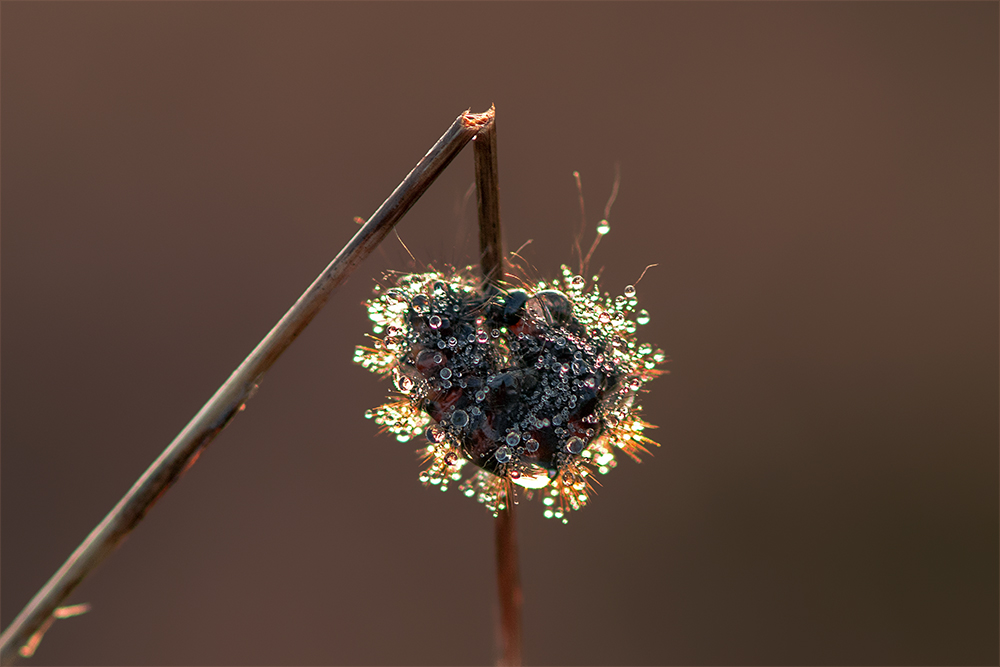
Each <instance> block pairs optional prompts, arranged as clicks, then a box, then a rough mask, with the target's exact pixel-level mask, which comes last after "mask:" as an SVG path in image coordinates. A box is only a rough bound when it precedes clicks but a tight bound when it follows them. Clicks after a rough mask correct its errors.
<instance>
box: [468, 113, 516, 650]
mask: <svg viewBox="0 0 1000 667" xmlns="http://www.w3.org/2000/svg"><path fill="white" fill-rule="evenodd" d="M493 111H494V110H493V108H490V111H488V112H487V113H489V114H490V116H491V118H490V121H489V122H488V123H487V124H486V125H484V126H483V128H482V129H481V130H479V134H477V135H476V141H475V144H474V146H475V149H474V155H475V162H476V195H477V196H476V201H477V202H478V204H479V249H480V254H481V256H480V263H481V266H482V269H483V278H484V280H485V281H486V285H485V286H484V287H485V289H488V290H493V291H497V290H499V289H500V286H501V284H502V283H503V281H504V279H505V272H504V265H503V238H502V236H501V233H500V186H499V179H498V171H497V131H496V120H495V118H493ZM494 528H495V537H496V558H497V592H498V594H499V600H500V627H499V632H498V639H499V643H500V647H499V648H500V657H499V659H498V664H500V665H520V664H521V602H522V599H523V598H522V593H521V576H520V571H519V566H518V552H517V521H516V516H515V505H514V503H513V494H512V493H510V494H508V497H507V502H506V507H505V508H504V509H502V510H500V512H499V514H498V515H497V518H496V522H495V525H494Z"/></svg>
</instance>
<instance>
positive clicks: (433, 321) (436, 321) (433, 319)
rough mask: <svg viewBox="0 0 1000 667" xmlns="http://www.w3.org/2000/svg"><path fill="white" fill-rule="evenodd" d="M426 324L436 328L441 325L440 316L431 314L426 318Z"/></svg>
mask: <svg viewBox="0 0 1000 667" xmlns="http://www.w3.org/2000/svg"><path fill="white" fill-rule="evenodd" d="M427 324H428V325H430V328H431V329H438V328H440V327H441V318H440V317H438V316H437V315H431V316H430V317H429V318H427Z"/></svg>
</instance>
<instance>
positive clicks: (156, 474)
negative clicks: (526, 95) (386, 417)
mask: <svg viewBox="0 0 1000 667" xmlns="http://www.w3.org/2000/svg"><path fill="white" fill-rule="evenodd" d="M492 117H493V116H492V113H491V112H487V113H485V114H470V113H468V112H466V113H464V114H462V115H460V116H459V117H458V118H456V119H455V122H454V123H452V125H451V127H449V128H448V130H447V131H446V132H445V133H444V134H443V135H442V136H441V138H440V139H438V141H437V143H435V144H434V146H432V147H431V149H430V150H429V151H428V152H427V154H426V155H424V157H423V158H422V159H421V160H420V162H418V163H417V165H416V166H415V167H414V168H413V170H412V171H411V172H410V173H409V174H408V175H407V176H406V178H404V179H403V181H402V182H401V183H400V184H399V185H398V186H397V187H396V189H395V190H394V191H393V192H392V194H391V195H389V198H388V199H386V200H385V202H383V204H382V205H381V206H380V207H379V208H378V210H377V211H375V213H374V214H373V215H372V217H371V218H370V219H369V220H368V222H366V223H365V224H364V226H363V227H362V228H361V229H360V230H359V231H358V233H357V234H355V235H354V238H352V239H351V240H350V241H349V242H348V243H347V245H346V246H344V248H343V249H342V250H341V251H340V252H339V253H338V254H337V256H336V257H335V258H334V259H333V261H332V262H330V264H329V266H327V267H326V269H324V270H323V272H322V273H321V274H320V275H319V277H317V278H316V280H314V281H313V283H312V285H310V286H309V288H308V289H307V290H306V291H305V292H304V293H303V294H302V296H300V297H299V299H298V301H296V302H295V304H294V305H293V306H292V307H291V308H290V309H289V310H288V312H287V313H285V315H284V317H282V318H281V319H280V320H279V321H278V323H277V324H276V325H275V326H274V328H273V329H271V332H270V333H268V334H267V336H265V337H264V339H263V340H262V341H261V342H260V344H258V345H257V347H256V348H255V349H254V350H253V352H251V353H250V356H248V357H247V358H246V359H245V360H244V361H243V363H242V364H240V366H239V368H237V369H236V370H235V371H234V372H233V374H232V375H231V376H230V377H229V379H228V380H226V382H225V383H224V384H223V385H222V386H221V387H220V388H219V390H218V391H216V392H215V395H214V396H212V398H210V399H209V401H208V402H207V403H205V405H204V406H203V407H202V408H201V410H199V411H198V413H197V414H196V415H195V416H194V418H193V419H191V421H190V422H188V424H187V426H185V427H184V429H183V430H182V431H181V432H180V434H179V435H178V436H177V437H176V438H174V441H173V442H171V443H170V445H168V446H167V448H166V449H165V450H163V453H162V454H160V456H159V457H158V458H157V459H156V460H155V461H154V462H153V464H152V465H150V467H149V468H148V469H147V470H146V472H144V473H143V474H142V476H141V477H140V478H139V480H138V481H137V482H136V483H135V484H134V485H133V486H132V488H131V489H129V491H128V493H126V494H125V496H124V497H123V498H122V499H121V500H120V501H118V504H117V505H115V507H114V508H113V509H112V510H111V512H110V513H108V515H107V516H106V517H104V520H102V521H101V523H99V524H98V525H97V527H96V528H94V530H93V531H91V533H90V535H88V536H87V539H85V540H84V541H83V543H82V544H80V546H79V547H77V548H76V551H74V552H73V554H72V555H71V556H70V557H69V559H68V560H67V561H66V562H65V563H63V565H62V567H60V568H59V570H58V571H57V572H56V573H55V574H54V575H53V576H52V578H51V579H49V581H48V583H46V584H45V586H43V587H42V589H41V590H39V591H38V593H36V594H35V597H33V598H32V599H31V601H30V602H29V603H28V604H27V606H25V608H24V609H23V610H21V613H20V614H18V615H17V617H16V618H15V619H14V621H13V622H12V623H11V624H10V626H9V627H8V628H7V629H6V630H5V631H4V632H3V634H2V635H0V664H3V665H8V664H11V663H13V662H14V660H16V659H17V655H18V651H19V649H21V647H23V646H25V644H27V643H28V641H29V640H31V639H32V638H33V637H35V635H36V634H38V633H39V630H40V629H41V628H42V627H43V626H45V627H48V626H47V625H46V623H49V622H50V621H49V619H50V618H52V615H53V613H54V612H55V610H56V608H57V607H59V605H60V603H61V602H62V601H63V600H65V599H66V597H67V596H68V595H69V594H70V593H71V592H72V591H73V589H75V588H76V587H77V586H78V585H79V584H80V582H81V581H83V579H84V578H85V577H86V576H87V575H88V574H90V572H91V571H92V570H93V569H94V568H95V567H97V565H98V564H100V563H101V562H102V561H103V560H104V559H105V558H106V557H107V556H108V555H109V554H110V553H111V552H112V551H113V550H114V549H115V547H117V546H118V544H119V543H120V542H121V541H122V539H123V538H124V537H125V536H126V535H127V534H128V533H129V532H131V531H132V530H133V529H134V528H135V527H136V525H137V524H138V523H139V522H140V521H141V520H142V519H143V517H145V516H146V513H147V512H148V511H149V510H150V508H152V506H153V505H154V504H155V503H156V501H157V500H158V499H159V498H160V496H162V495H163V494H164V493H166V491H167V490H168V489H169V488H170V487H171V486H172V485H173V484H174V482H176V481H177V480H178V479H179V478H180V476H181V475H182V474H183V473H184V472H185V471H186V470H187V469H188V468H190V467H191V465H193V464H194V462H195V461H196V460H197V459H198V456H199V455H200V454H201V451H202V450H203V449H204V448H205V447H207V446H208V444H209V443H210V442H211V441H212V440H213V439H214V438H215V436H217V435H218V434H219V433H220V432H221V431H222V429H224V428H225V427H226V425H228V424H229V422H230V421H232V419H233V418H234V417H235V416H236V415H237V414H238V413H239V411H240V409H241V408H242V406H243V405H244V404H245V403H246V401H247V400H249V399H250V397H251V396H252V395H253V393H254V391H255V390H256V388H257V384H258V382H260V379H261V377H262V376H263V374H264V373H265V372H266V371H267V370H268V369H269V368H270V367H271V365H272V364H273V363H274V362H275V361H276V360H277V359H278V357H279V356H280V355H281V353H282V352H284V351H285V349H286V348H288V346H289V345H291V344H292V341H294V340H295V338H296V337H297V336H298V335H299V334H300V333H302V330H303V329H305V328H306V326H307V325H308V324H309V322H311V321H312V319H313V318H314V317H315V316H316V314H317V313H318V312H319V311H320V309H321V308H322V307H323V306H324V305H325V304H326V302H327V300H328V299H329V298H330V295H331V294H332V293H333V291H334V290H335V289H336V288H337V287H338V286H339V285H340V284H341V283H343V282H344V281H345V280H347V277H348V276H350V274H351V273H352V272H353V271H354V269H355V268H356V267H357V266H358V264H360V263H361V261H362V260H363V259H365V258H366V257H367V256H368V255H369V254H370V253H371V252H372V250H374V249H375V247H376V246H378V244H379V243H381V242H382V240H383V239H384V238H385V236H386V235H387V234H388V233H389V231H390V230H391V229H392V228H393V227H394V226H395V225H396V223H397V222H399V220H400V218H402V217H403V215H404V214H405V213H406V212H407V211H408V210H409V209H410V207H411V206H413V204H414V203H415V202H416V201H417V199H419V198H420V196H421V195H422V194H423V193H424V191H426V190H427V188H428V187H429V186H430V184H431V183H433V182H434V180H435V179H436V178H437V177H438V175H439V174H440V173H441V172H442V171H443V170H444V168H445V167H447V166H448V164H449V163H450V162H451V161H452V160H453V159H454V158H455V156H456V155H458V153H459V151H461V150H462V148H463V147H464V146H465V145H466V144H467V143H468V142H469V141H471V140H472V139H473V138H474V137H475V135H476V133H477V132H479V131H480V129H481V128H482V127H483V126H484V125H487V124H489V121H490V120H492Z"/></svg>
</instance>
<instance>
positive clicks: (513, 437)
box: [504, 431, 521, 447]
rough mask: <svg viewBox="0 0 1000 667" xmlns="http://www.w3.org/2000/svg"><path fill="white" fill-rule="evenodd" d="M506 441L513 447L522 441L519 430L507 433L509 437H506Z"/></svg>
mask: <svg viewBox="0 0 1000 667" xmlns="http://www.w3.org/2000/svg"><path fill="white" fill-rule="evenodd" d="M504 441H505V442H506V443H507V444H508V445H510V446H511V447H514V446H516V445H517V443H519V442H521V434H520V433H518V432H517V431H511V432H510V433H508V434H507V437H506V438H504Z"/></svg>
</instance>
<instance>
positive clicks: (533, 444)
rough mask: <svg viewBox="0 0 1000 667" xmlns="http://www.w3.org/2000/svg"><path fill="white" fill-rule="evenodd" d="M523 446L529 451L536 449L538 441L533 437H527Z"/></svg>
mask: <svg viewBox="0 0 1000 667" xmlns="http://www.w3.org/2000/svg"><path fill="white" fill-rule="evenodd" d="M524 448H525V449H526V450H528V451H529V452H537V451H538V441H537V440H535V439H534V438H528V440H527V442H525V443H524Z"/></svg>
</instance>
